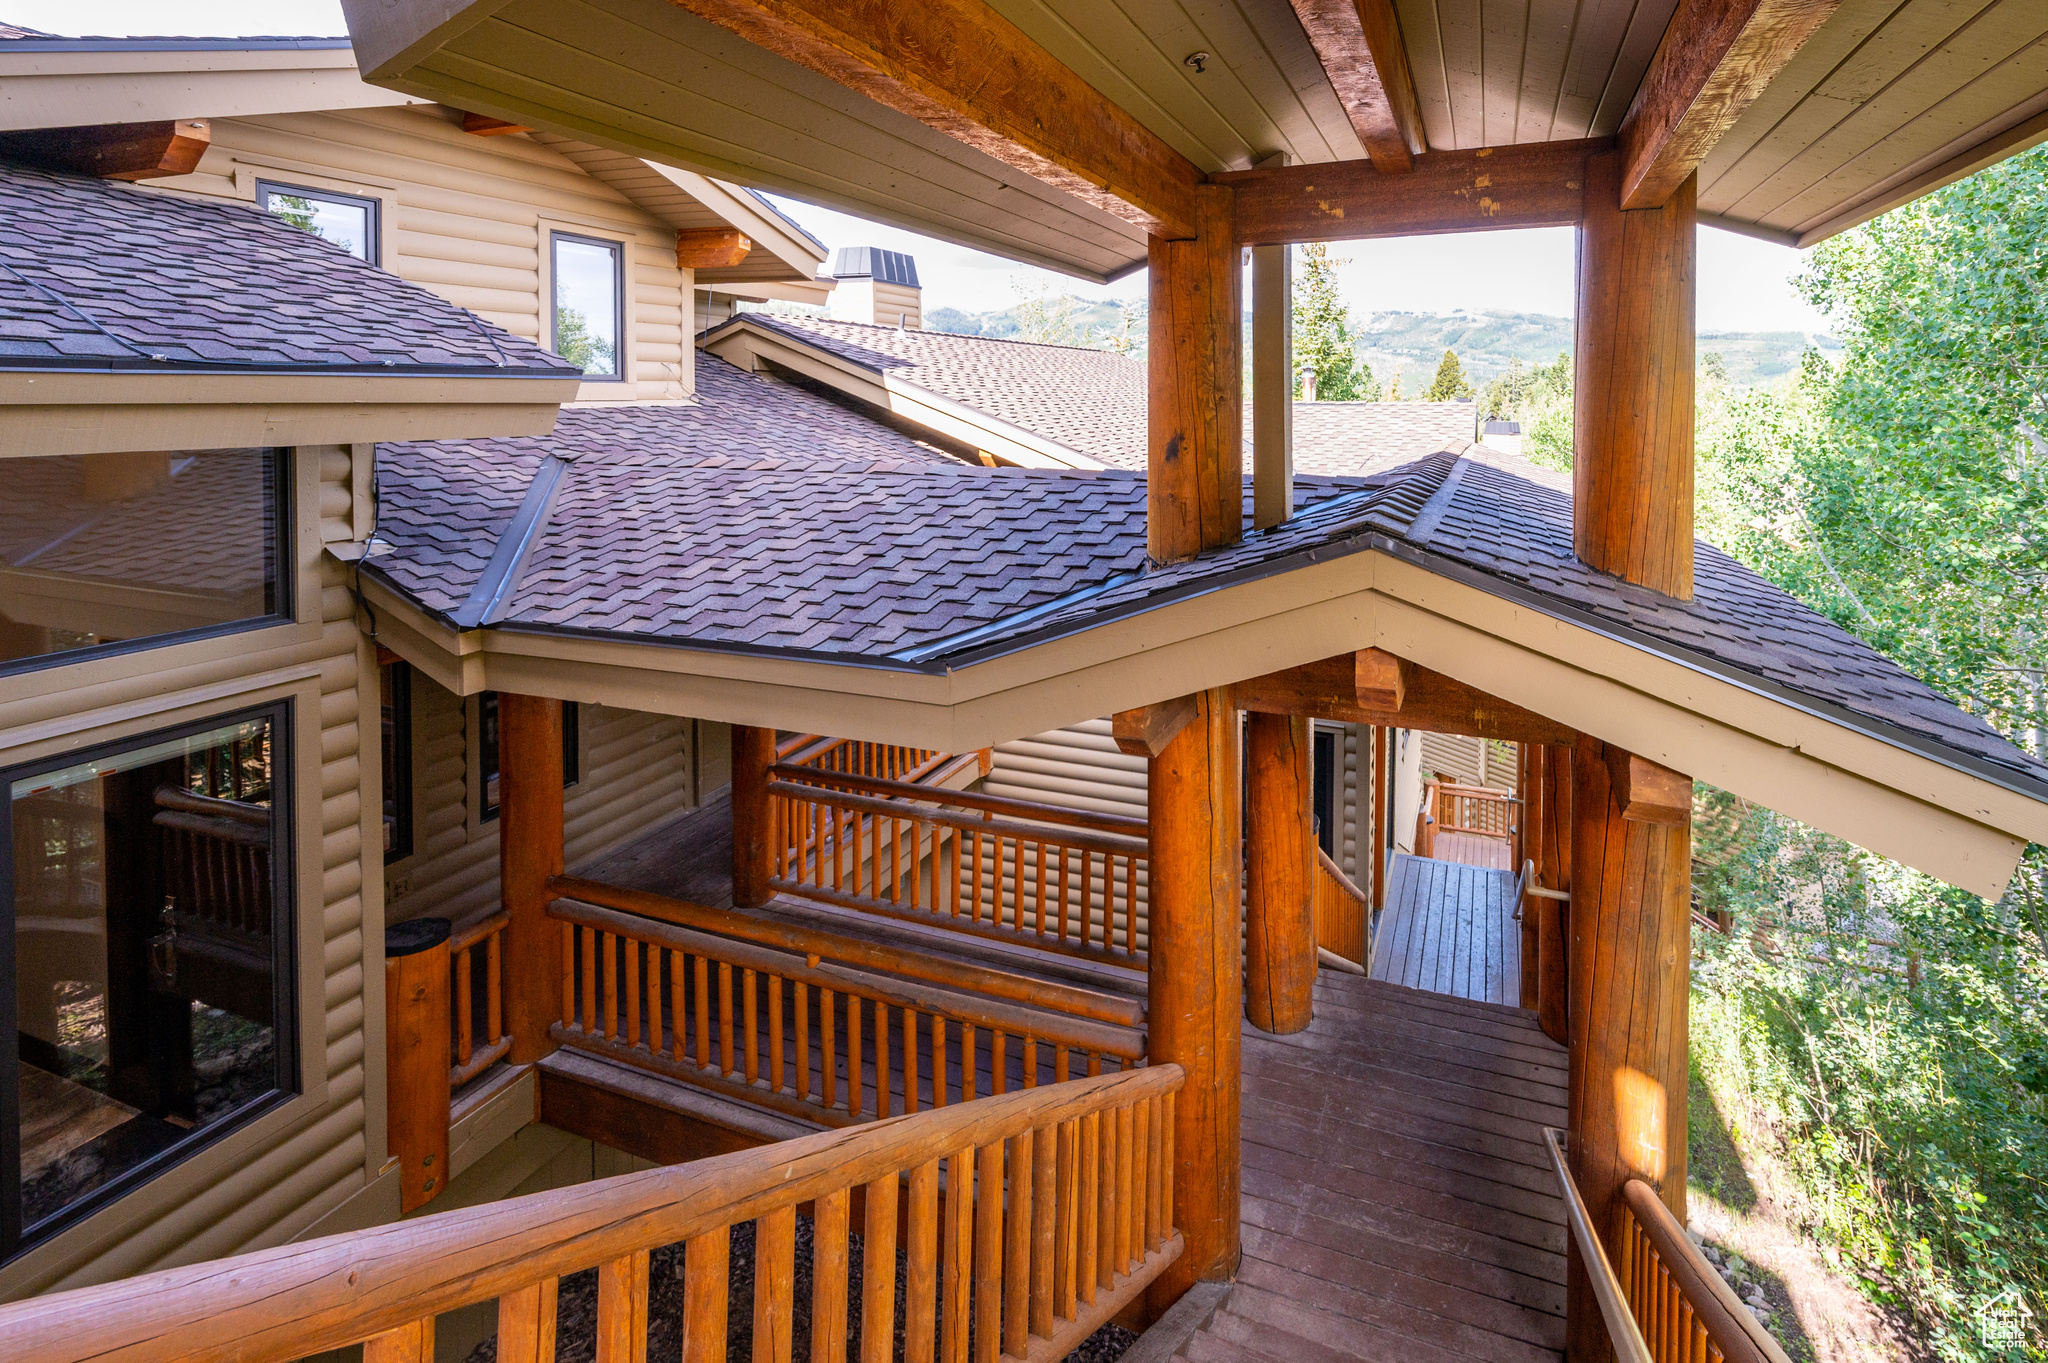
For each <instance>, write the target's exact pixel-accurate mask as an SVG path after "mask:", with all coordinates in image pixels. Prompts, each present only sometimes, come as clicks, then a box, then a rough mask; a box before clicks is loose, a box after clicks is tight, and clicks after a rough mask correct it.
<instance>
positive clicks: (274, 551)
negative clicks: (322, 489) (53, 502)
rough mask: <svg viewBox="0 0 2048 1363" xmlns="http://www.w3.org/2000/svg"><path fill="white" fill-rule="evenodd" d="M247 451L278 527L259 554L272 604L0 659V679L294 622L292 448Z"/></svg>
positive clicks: (294, 480) (296, 580) (295, 556)
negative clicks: (266, 478) (256, 463)
mask: <svg viewBox="0 0 2048 1363" xmlns="http://www.w3.org/2000/svg"><path fill="white" fill-rule="evenodd" d="M249 448H250V449H251V450H253V451H255V452H257V453H259V454H261V455H262V456H263V457H264V458H265V459H267V460H268V461H269V462H270V484H271V505H270V516H271V523H272V524H273V525H275V526H276V527H277V539H276V542H275V543H274V544H271V545H269V546H267V547H266V548H265V550H264V552H265V555H266V556H267V558H268V559H269V563H270V573H271V582H272V587H273V590H274V592H275V595H276V599H275V600H274V601H273V602H272V603H271V608H270V610H269V611H267V612H266V613H264V614H262V615H252V616H250V617H249V618H247V619H246V620H228V621H223V622H222V623H220V624H218V625H198V626H195V627H193V628H191V629H175V630H171V631H169V632H168V633H165V634H144V635H139V636H137V637H136V638H133V639H119V640H116V641H115V642H113V643H111V644H93V645H91V646H90V647H88V648H67V649H64V650H63V651H61V652H57V653H36V654H32V655H30V656H29V657H26V658H10V659H0V678H4V677H16V676H20V675H22V674H23V673H27V672H41V671H44V670H46V669H48V668H52V667H66V666H71V665H73V664H77V663H85V662H92V661H94V660H96V659H100V658H118V657H120V656H122V655H123V654H128V653H142V652H146V651H148V650H150V649H155V648H167V647H169V646H171V645H173V644H183V643H190V642H192V641H193V640H197V639H218V638H222V637H224V636H226V635H230V634H245V633H247V632H248V631H250V630H252V629H271V628H274V627H276V626H278V625H291V624H297V623H298V619H299V617H298V587H299V557H298V549H299V524H298V519H297V505H298V497H297V487H296V484H297V480H298V469H297V467H296V463H297V461H296V460H294V459H293V457H292V453H293V452H292V449H291V447H290V446H285V445H256V446H250V447H249ZM177 453H180V454H194V455H208V454H234V453H240V451H237V450H180V451H177ZM25 457H27V458H31V459H33V458H55V459H61V458H66V457H68V456H65V455H44V456H38V455H28V456H25Z"/></svg>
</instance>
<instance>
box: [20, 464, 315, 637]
mask: <svg viewBox="0 0 2048 1363" xmlns="http://www.w3.org/2000/svg"><path fill="white" fill-rule="evenodd" d="M6 468H7V495H6V496H5V497H0V672H9V671H18V670H21V669H24V668H30V667H42V666H47V665H49V664H50V663H52V662H57V661H65V662H68V661H74V660H75V659H76V657H77V656H79V655H80V653H81V652H82V651H83V650H87V649H93V650H101V651H114V650H119V649H128V648H135V647H143V646H149V645H155V644H161V643H167V642H169V641H171V640H174V639H180V638H191V637H195V636H202V635H207V634H221V633H226V632H228V631H231V630H239V629H250V628H254V627H256V626H259V625H271V624H280V623H283V622H284V621H285V620H287V619H288V618H289V616H290V613H291V600H290V590H289V581H290V579H289V577H288V576H287V574H286V572H285V565H287V564H289V563H290V562H291V552H290V550H291V545H290V531H289V530H288V529H287V527H288V526H290V524H291V514H290V506H291V498H290V492H289V488H290V485H291V479H290V476H289V471H290V468H291V463H290V460H289V458H288V457H287V456H286V454H285V452H284V451H282V450H213V451H208V452H203V453H170V452H166V451H161V450H159V451H147V452H141V453H135V454H64V455H43V456H39V457H30V458H25V459H10V460H8V461H7V465H6Z"/></svg>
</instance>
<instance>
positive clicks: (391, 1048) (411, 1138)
mask: <svg viewBox="0 0 2048 1363" xmlns="http://www.w3.org/2000/svg"><path fill="white" fill-rule="evenodd" d="M448 1008H449V1004H448V944H447V943H446V942H440V943H437V944H435V945H434V946H431V947H429V948H427V949H426V950H425V951H416V952H414V953H412V954H411V955H410V956H393V957H389V958H387V959H386V960H385V962H384V1051H385V1070H384V1082H385V1086H386V1087H385V1091H386V1098H385V1114H386V1116H385V1121H386V1123H387V1129H388V1131H389V1133H390V1150H391V1154H392V1156H393V1158H395V1159H397V1161H398V1169H399V1174H398V1177H399V1184H398V1208H399V1210H400V1211H401V1212H409V1211H412V1210H413V1209H414V1208H417V1207H424V1206H426V1205H427V1203H429V1202H431V1201H433V1200H434V1197H435V1196H436V1195H437V1194H438V1193H439V1192H440V1191H441V1189H442V1188H443V1187H445V1186H446V1185H447V1182H448Z"/></svg>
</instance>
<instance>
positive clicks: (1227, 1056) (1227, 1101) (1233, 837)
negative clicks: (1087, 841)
mask: <svg viewBox="0 0 2048 1363" xmlns="http://www.w3.org/2000/svg"><path fill="white" fill-rule="evenodd" d="M1197 703H1198V707H1199V708H1198V712H1197V714H1196V717H1195V718H1194V719H1193V720H1192V721H1191V722H1190V723H1189V724H1188V725H1187V726H1186V727H1185V728H1183V729H1182V730H1181V731H1180V732H1179V733H1178V734H1176V735H1175V736H1174V738H1173V740H1172V741H1171V742H1169V743H1168V744H1167V745H1166V749H1165V751H1163V752H1161V753H1160V754H1159V756H1157V757H1154V758H1153V759H1152V760H1151V764H1150V778H1151V785H1150V804H1151V817H1152V847H1151V917H1150V923H1149V932H1150V939H1151V940H1150V950H1149V957H1150V959H1149V962H1148V964H1147V967H1146V971H1147V986H1148V991H1149V1005H1148V1018H1149V1022H1148V1025H1149V1027H1150V1031H1151V1040H1150V1045H1149V1056H1150V1058H1151V1059H1152V1060H1153V1061H1154V1062H1167V1061H1170V1062H1172V1063H1174V1064H1177V1065H1179V1066H1181V1067H1182V1068H1183V1069H1184V1070H1186V1071H1187V1084H1186V1086H1185V1087H1183V1088H1182V1090H1181V1091H1180V1094H1179V1096H1178V1097H1177V1098H1176V1099H1175V1100H1174V1105H1173V1113H1174V1127H1173V1155H1174V1161H1175V1166H1174V1198H1173V1202H1174V1205H1173V1215H1174V1224H1175V1225H1177V1226H1178V1227H1179V1228H1180V1230H1181V1233H1182V1234H1183V1235H1184V1236H1186V1237H1187V1250H1186V1252H1185V1253H1183V1254H1182V1255H1181V1257H1180V1259H1179V1260H1178V1261H1177V1262H1176V1263H1174V1265H1173V1266H1172V1267H1171V1268H1169V1269H1167V1271H1166V1272H1165V1273H1164V1274H1163V1275H1162V1276H1161V1277H1160V1278H1159V1280H1158V1281H1157V1282H1156V1283H1154V1284H1153V1286H1152V1289H1151V1296H1150V1303H1151V1308H1152V1311H1153V1313H1154V1315H1155V1316H1156V1315H1157V1314H1158V1313H1160V1312H1163V1311H1164V1310H1165V1309H1166V1308H1167V1307H1168V1306H1170V1305H1172V1304H1173V1303H1174V1302H1175V1301H1177V1300H1178V1299H1179V1298H1180V1295H1181V1293H1183V1292H1184V1291H1186V1290H1187V1288H1188V1286H1189V1285H1190V1284H1192V1283H1195V1282H1199V1281H1202V1280H1203V1279H1224V1278H1228V1277H1230V1276H1231V1275H1232V1274H1234V1273H1235V1272H1236V1271H1237V1261H1238V1180H1239V1162H1238V1161H1239V1142H1238V1106H1239V1095H1238V1072H1239V1051H1240V1043H1241V1035H1240V1031H1239V1029H1240V1028H1241V1027H1242V1025H1243V1018H1244V983H1243V981H1244V966H1243V959H1242V957H1241V955H1240V947H1239V941H1240V933H1239V913H1238V905H1239V891H1240V886H1239V880H1240V877H1241V876H1242V865H1243V862H1242V856H1241V854H1242V847H1241V840H1242V833H1241V829H1242V823H1241V815H1240V812H1239V809H1238V801H1239V798H1240V797H1239V787H1238V726H1237V712H1236V711H1235V710H1233V709H1232V708H1231V706H1230V698H1229V693H1228V692H1227V691H1223V690H1216V691H1205V692H1203V693H1202V694H1201V695H1200V696H1198V697H1197Z"/></svg>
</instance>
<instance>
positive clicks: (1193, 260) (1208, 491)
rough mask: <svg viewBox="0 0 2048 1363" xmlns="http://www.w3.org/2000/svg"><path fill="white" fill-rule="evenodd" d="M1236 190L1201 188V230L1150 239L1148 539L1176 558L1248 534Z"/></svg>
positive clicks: (1161, 557) (1158, 557) (1161, 553)
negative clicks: (1233, 210) (1184, 237)
mask: <svg viewBox="0 0 2048 1363" xmlns="http://www.w3.org/2000/svg"><path fill="white" fill-rule="evenodd" d="M1230 205H1231V191H1230V190H1229V189H1227V188H1225V187H1223V186H1220V185H1201V186H1198V187H1197V188H1196V190H1195V208H1196V217H1197V225H1198V229H1199V233H1200V234H1199V235H1198V236H1196V237H1195V238H1194V239H1193V240H1192V241H1162V240H1160V239H1159V238H1157V237H1154V238H1153V239H1152V244H1151V251H1150V264H1151V312H1150V317H1149V321H1148V333H1149V336H1150V347H1149V349H1150V356H1151V358H1150V359H1149V360H1148V361H1147V363H1146V368H1145V375H1146V451H1147V458H1146V470H1147V472H1146V479H1147V481H1146V491H1147V495H1146V516H1145V546H1146V549H1147V551H1148V552H1149V553H1150V554H1151V556H1152V558H1153V559H1154V561H1156V562H1159V563H1177V562H1179V561H1181V560H1182V559H1188V558H1193V557H1194V556H1195V555H1196V554H1199V553H1201V552H1202V551H1203V550H1205V549H1214V548H1216V547H1218V546H1219V545H1225V544H1235V543H1236V542H1237V541H1238V540H1239V539H1241V538H1243V536H1244V368H1243V366H1244V361H1243V355H1244V335H1243V325H1244V320H1243V319H1244V275H1243V271H1242V270H1241V268H1240V267H1239V257H1238V248H1237V245H1236V243H1235V242H1233V241H1232V239H1231V215H1230Z"/></svg>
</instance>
